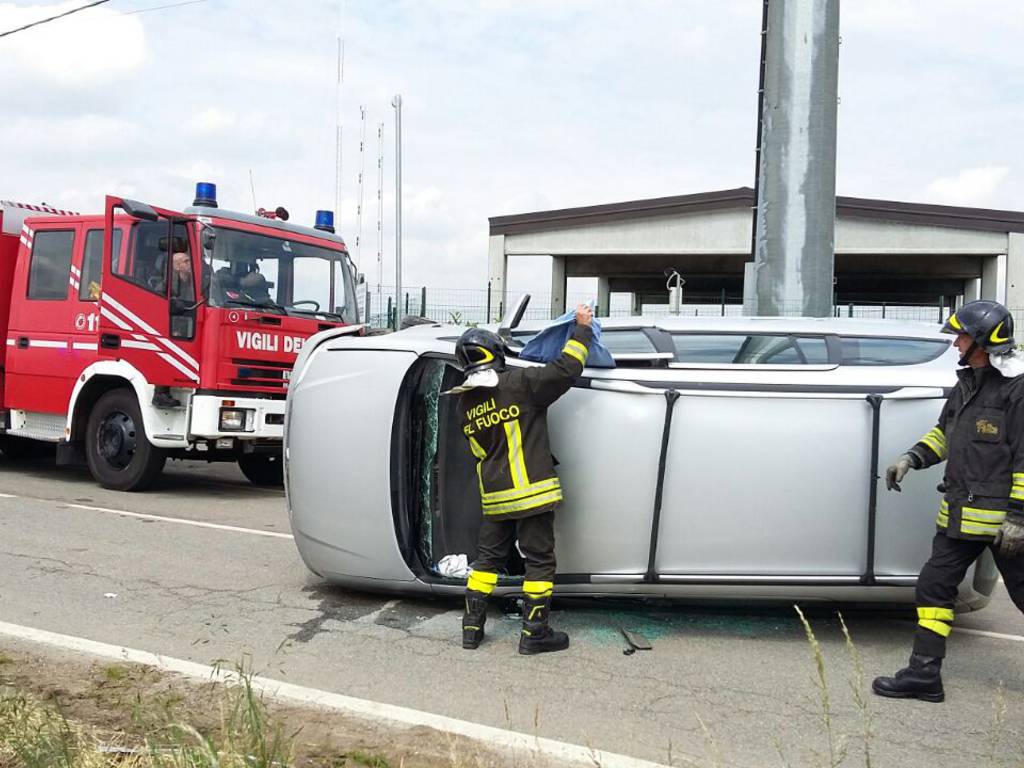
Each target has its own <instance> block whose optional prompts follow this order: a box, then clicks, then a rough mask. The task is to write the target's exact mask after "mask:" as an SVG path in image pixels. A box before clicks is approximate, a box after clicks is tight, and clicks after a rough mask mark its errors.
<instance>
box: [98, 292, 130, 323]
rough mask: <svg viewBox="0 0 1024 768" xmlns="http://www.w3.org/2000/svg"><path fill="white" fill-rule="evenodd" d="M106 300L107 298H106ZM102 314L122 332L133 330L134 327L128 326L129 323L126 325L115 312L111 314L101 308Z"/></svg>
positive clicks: (104, 308)
mask: <svg viewBox="0 0 1024 768" xmlns="http://www.w3.org/2000/svg"><path fill="white" fill-rule="evenodd" d="M104 298H106V297H105V296H104ZM100 314H101V315H103V316H104V317H105V318H107V319H108V320H109V321H110V322H112V323H113V324H114V325H116V326H117V327H118V328H120V329H121V330H122V331H130V330H131V329H132V327H131V326H130V325H128V323H126V322H125V321H124V320H122V319H121V318H120V317H118V316H117V315H115V314H114V313H113V312H111V311H110V310H109V309H107V308H106V307H100Z"/></svg>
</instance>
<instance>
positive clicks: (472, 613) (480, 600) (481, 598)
mask: <svg viewBox="0 0 1024 768" xmlns="http://www.w3.org/2000/svg"><path fill="white" fill-rule="evenodd" d="M486 622H487V595H485V594H484V593H483V592H476V591H474V590H471V589H470V590H466V612H465V613H463V614H462V647H463V648H470V649H472V648H479V647H480V643H481V642H483V639H484V624H485V623H486Z"/></svg>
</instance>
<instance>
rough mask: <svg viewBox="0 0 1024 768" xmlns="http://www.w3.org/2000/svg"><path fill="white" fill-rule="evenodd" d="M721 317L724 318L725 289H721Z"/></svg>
mask: <svg viewBox="0 0 1024 768" xmlns="http://www.w3.org/2000/svg"><path fill="white" fill-rule="evenodd" d="M722 317H725V288H723V289H722Z"/></svg>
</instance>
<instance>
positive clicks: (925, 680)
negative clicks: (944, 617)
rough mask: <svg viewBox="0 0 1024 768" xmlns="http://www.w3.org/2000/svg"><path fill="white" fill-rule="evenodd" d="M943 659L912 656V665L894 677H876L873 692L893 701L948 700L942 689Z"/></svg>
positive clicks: (872, 685)
mask: <svg viewBox="0 0 1024 768" xmlns="http://www.w3.org/2000/svg"><path fill="white" fill-rule="evenodd" d="M941 669H942V659H941V658H939V657H937V656H923V655H921V654H919V653H912V654H910V664H909V665H908V666H906V667H904V668H903V669H901V670H900V671H899V672H897V673H896V674H895V675H893V676H892V677H876V678H875V681H874V682H873V683H872V684H871V690H873V691H874V692H875V693H877V694H878V695H879V696H888V697H890V698H893V699H921V701H932V702H936V703H938V702H940V701H943V700H944V699H945V698H946V693H945V691H943V689H942V674H941V672H940V670H941Z"/></svg>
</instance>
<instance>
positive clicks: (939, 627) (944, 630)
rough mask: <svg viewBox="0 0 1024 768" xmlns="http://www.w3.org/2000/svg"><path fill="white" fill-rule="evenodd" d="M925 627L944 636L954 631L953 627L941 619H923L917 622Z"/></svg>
mask: <svg viewBox="0 0 1024 768" xmlns="http://www.w3.org/2000/svg"><path fill="white" fill-rule="evenodd" d="M917 623H918V624H919V625H921V626H922V627H924V628H925V629H930V630H931V631H932V632H934V633H935V634H936V635H942V637H949V633H950V632H952V631H953V628H952V627H951V626H949V624H946V623H944V622H941V621H932V620H931V619H921V620H920V621H919V622H917Z"/></svg>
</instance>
